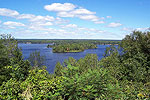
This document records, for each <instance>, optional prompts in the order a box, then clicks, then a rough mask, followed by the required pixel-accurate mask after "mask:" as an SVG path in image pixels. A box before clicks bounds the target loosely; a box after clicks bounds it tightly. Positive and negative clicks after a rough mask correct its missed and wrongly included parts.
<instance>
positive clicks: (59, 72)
mask: <svg viewBox="0 0 150 100" xmlns="http://www.w3.org/2000/svg"><path fill="white" fill-rule="evenodd" d="M62 69H63V66H62V65H61V64H60V62H57V64H56V66H55V70H54V74H55V75H56V76H62Z"/></svg>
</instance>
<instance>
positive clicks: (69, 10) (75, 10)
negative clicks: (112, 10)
mask: <svg viewBox="0 0 150 100" xmlns="http://www.w3.org/2000/svg"><path fill="white" fill-rule="evenodd" d="M44 8H45V9H46V10H48V11H55V12H57V16H59V17H72V18H73V17H77V18H80V19H83V20H89V21H93V22H95V23H96V24H102V23H104V22H103V21H100V20H103V19H104V17H101V18H99V17H98V16H96V15H95V14H96V12H92V11H89V10H87V9H85V8H82V7H77V6H75V5H74V4H71V3H64V4H61V3H53V4H51V5H45V6H44ZM109 17H110V16H109Z"/></svg>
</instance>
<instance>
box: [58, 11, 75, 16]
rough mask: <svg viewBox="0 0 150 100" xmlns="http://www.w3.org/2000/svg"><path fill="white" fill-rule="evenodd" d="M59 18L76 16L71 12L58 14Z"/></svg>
mask: <svg viewBox="0 0 150 100" xmlns="http://www.w3.org/2000/svg"><path fill="white" fill-rule="evenodd" d="M57 16H59V17H75V15H74V14H71V13H70V12H58V13H57Z"/></svg>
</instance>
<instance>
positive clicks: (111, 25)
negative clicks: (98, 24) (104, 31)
mask: <svg viewBox="0 0 150 100" xmlns="http://www.w3.org/2000/svg"><path fill="white" fill-rule="evenodd" d="M121 25H122V24H120V23H110V24H109V25H108V27H111V28H115V27H119V26H121Z"/></svg>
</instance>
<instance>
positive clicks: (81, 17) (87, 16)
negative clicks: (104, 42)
mask: <svg viewBox="0 0 150 100" xmlns="http://www.w3.org/2000/svg"><path fill="white" fill-rule="evenodd" d="M79 18H80V19H84V20H90V21H98V20H99V18H98V17H97V16H95V15H80V16H79Z"/></svg>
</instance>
